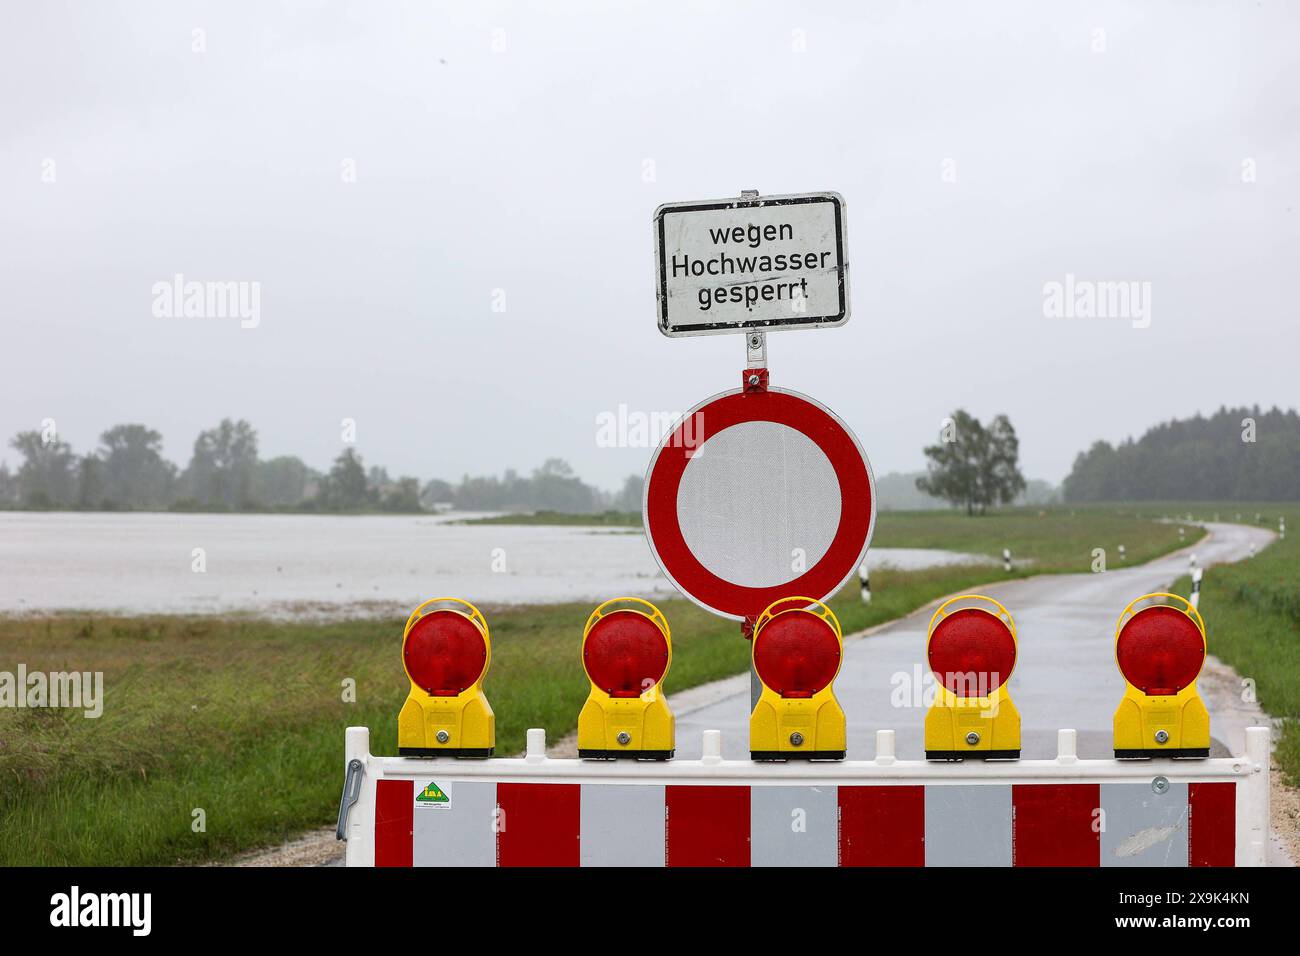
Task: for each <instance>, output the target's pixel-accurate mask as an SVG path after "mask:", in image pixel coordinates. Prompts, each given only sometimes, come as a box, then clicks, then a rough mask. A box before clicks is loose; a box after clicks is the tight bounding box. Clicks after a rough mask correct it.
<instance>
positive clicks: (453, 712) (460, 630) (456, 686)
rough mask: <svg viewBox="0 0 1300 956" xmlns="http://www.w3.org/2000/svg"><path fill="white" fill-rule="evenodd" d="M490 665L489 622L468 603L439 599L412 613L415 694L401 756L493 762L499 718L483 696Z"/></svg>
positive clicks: (409, 672) (408, 657)
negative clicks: (479, 759)
mask: <svg viewBox="0 0 1300 956" xmlns="http://www.w3.org/2000/svg"><path fill="white" fill-rule="evenodd" d="M491 661H492V640H491V637H490V635H489V633H488V624H487V620H486V619H485V618H484V617H483V615H482V614H481V613H480V612H479V609H478V608H476V607H475V606H474V605H472V604H470V603H469V602H468V601H462V600H461V599H460V598H434V599H433V600H431V601H425V602H424V603H423V604H421V605H420V606H419V607H417V608H416V609H415V610H414V611H412V612H411V616H410V617H409V618H407V619H406V629H405V630H404V631H403V632H402V666H403V667H404V668H405V669H406V676H407V677H409V678H410V680H411V692H410V694H408V695H407V697H406V703H405V704H403V705H402V711H401V713H400V714H398V715H397V752H398V753H399V754H401V755H402V756H404V757H490V756H492V750H493V748H494V747H495V746H496V716H495V715H494V714H493V713H492V707H491V705H489V704H488V701H487V697H486V696H485V695H484V693H483V678H484V676H486V674H487V671H488V665H489V664H490V663H491Z"/></svg>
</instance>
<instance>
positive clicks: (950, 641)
mask: <svg viewBox="0 0 1300 956" xmlns="http://www.w3.org/2000/svg"><path fill="white" fill-rule="evenodd" d="M927 655H928V657H929V659H930V670H932V671H934V676H935V677H936V678H938V679H939V682H940V683H941V684H943V686H944V687H946V688H948V690H950V691H951V692H952V693H954V694H956V695H957V696H958V697H987V696H988V695H989V694H991V693H993V692H994V691H995V690H997V689H998V688H999V687H1001V686H1002V685H1003V684H1005V683H1006V682H1007V678H1008V677H1010V676H1011V671H1012V669H1013V668H1014V667H1015V666H1016V639H1015V637H1013V636H1012V634H1011V628H1009V627H1007V625H1006V622H1005V621H1003V620H1002V619H1001V618H999V617H995V616H993V615H992V614H990V613H989V612H988V611H985V610H983V609H982V608H977V607H966V608H962V609H960V610H957V611H953V612H952V613H951V614H949V615H948V616H947V617H946V618H944V619H943V620H942V621H940V622H939V625H938V627H936V628H935V629H934V633H932V634H931V635H930V645H929V648H928V650H927Z"/></svg>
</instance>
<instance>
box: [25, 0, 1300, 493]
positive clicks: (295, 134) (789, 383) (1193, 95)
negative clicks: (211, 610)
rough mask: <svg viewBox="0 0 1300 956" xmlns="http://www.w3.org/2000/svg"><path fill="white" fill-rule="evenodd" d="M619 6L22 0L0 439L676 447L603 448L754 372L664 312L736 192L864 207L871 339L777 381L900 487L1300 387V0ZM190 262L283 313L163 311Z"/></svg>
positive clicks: (273, 448)
mask: <svg viewBox="0 0 1300 956" xmlns="http://www.w3.org/2000/svg"><path fill="white" fill-rule="evenodd" d="M607 6H608V7H614V6H616V5H615V4H603V3H601V4H597V3H561V2H552V3H546V4H541V3H538V4H530V5H528V6H527V7H525V6H523V5H510V6H509V7H507V6H506V5H499V6H498V5H493V4H487V3H472V4H471V3H469V2H465V3H460V4H453V5H443V4H428V3H409V4H401V3H377V2H369V3H360V2H358V3H346V4H344V3H319V4H317V3H306V4H293V5H283V6H281V5H273V4H269V3H260V2H243V3H228V2H223V3H215V2H214V3H189V2H174V0H172V2H166V3H162V2H159V3H126V4H112V3H91V2H84V3H69V4H56V3H44V2H41V3H37V2H25V3H15V4H10V5H9V6H8V8H7V10H6V14H5V19H6V25H5V28H4V29H3V31H0V322H2V323H3V335H2V336H0V436H3V438H4V439H5V441H6V442H7V440H8V438H9V437H10V436H11V435H13V434H14V433H15V432H17V431H19V430H21V429H27V428H38V427H40V422H41V421H42V419H46V418H53V419H54V420H55V421H56V422H57V425H58V429H59V434H60V437H61V438H64V439H66V440H68V441H70V442H71V443H72V444H73V446H74V448H75V449H76V450H78V451H85V450H88V449H89V448H91V447H92V446H93V445H94V444H95V442H96V441H97V437H98V435H99V433H100V432H101V431H103V430H104V429H105V428H107V427H108V426H110V425H113V424H115V423H119V422H137V421H138V422H144V423H146V424H149V425H151V426H153V427H155V428H157V429H158V430H160V431H161V432H162V433H163V435H164V436H165V439H166V449H165V450H166V453H167V454H168V456H169V457H171V458H172V459H173V460H175V461H177V462H178V463H180V464H181V465H184V463H185V462H186V461H187V460H188V458H189V453H190V450H191V445H192V443H193V440H194V437H195V435H196V433H197V432H198V431H199V430H200V429H201V428H205V427H210V426H211V425H213V424H215V423H216V422H217V421H218V420H219V419H220V418H222V417H223V416H231V417H243V418H247V419H248V420H250V421H251V422H252V423H253V424H254V425H255V426H256V427H257V429H258V431H259V433H260V436H261V450H262V455H263V457H271V456H274V455H278V454H297V455H300V456H301V457H302V458H304V459H305V460H306V461H307V462H308V463H309V464H311V465H313V466H315V467H325V466H327V465H328V463H329V461H330V460H331V459H332V458H333V457H334V456H335V455H336V454H337V453H338V451H339V449H340V447H341V443H340V422H341V420H342V419H345V418H351V419H355V421H356V438H357V447H358V449H359V451H360V452H361V453H362V455H363V456H364V457H365V459H366V462H367V464H383V465H385V466H387V467H388V469H389V470H390V472H392V473H394V474H398V473H411V474H416V475H419V476H420V477H422V478H429V477H434V476H440V477H446V478H456V477H458V476H459V475H461V474H462V473H465V472H472V473H482V472H499V471H501V470H503V469H505V468H507V467H514V468H517V469H519V470H521V471H527V470H530V469H531V468H533V467H535V466H536V465H538V464H539V463H540V462H541V461H542V460H543V459H544V458H546V457H548V456H561V457H564V458H566V459H568V460H569V461H570V462H571V463H572V464H573V466H574V467H575V469H576V470H577V471H578V473H579V474H581V475H582V476H583V477H585V478H587V479H588V480H591V481H593V482H595V483H597V484H600V485H602V486H606V487H613V486H615V485H616V484H618V483H619V482H620V481H621V479H622V478H623V477H624V476H625V475H627V474H629V473H631V472H641V471H644V468H645V465H646V463H647V461H648V459H649V455H650V449H648V448H619V449H609V448H602V447H598V444H597V440H596V435H597V427H596V421H597V416H598V415H600V413H601V412H603V411H616V410H617V409H618V407H619V405H620V404H623V405H626V406H627V408H628V409H629V411H631V412H633V413H637V412H641V413H661V412H668V411H673V410H677V411H680V410H683V409H685V408H688V407H690V406H691V405H693V404H695V403H696V402H697V401H699V400H701V399H703V398H705V397H707V396H709V395H711V394H713V393H715V392H718V391H721V390H723V389H727V388H732V387H734V386H736V385H737V384H739V371H740V368H741V367H742V366H743V363H744V347H743V340H742V339H741V338H740V337H738V336H712V337H701V338H689V339H671V340H670V339H666V338H664V337H662V336H661V335H660V334H659V332H658V331H657V329H656V327H655V320H656V312H655V299H654V273H653V268H652V235H651V228H650V219H651V214H652V212H653V210H654V208H655V206H657V205H658V204H659V203H662V202H668V201H677V200H691V199H712V198H719V197H724V196H730V195H733V194H736V193H738V192H739V191H740V190H741V189H746V188H754V189H758V190H760V191H762V192H763V193H790V192H802V191H813V190H825V189H833V190H836V191H838V192H840V193H841V194H843V196H844V198H845V201H846V204H847V208H848V255H849V261H850V263H851V275H852V318H851V320H850V321H849V323H848V325H846V326H845V327H843V328H840V329H827V330H815V331H792V332H784V333H780V334H773V335H771V336H769V342H768V347H769V354H770V365H771V368H772V382H773V384H775V385H780V386H783V387H787V388H792V389H796V390H798V391H802V392H805V393H807V394H811V395H813V396H815V397H816V398H818V399H820V400H822V401H823V402H825V403H826V404H828V405H829V406H830V407H831V408H833V409H835V410H836V411H837V412H838V413H839V414H840V415H841V416H842V417H843V418H844V419H845V420H846V421H847V422H848V423H849V425H850V426H851V427H852V428H853V429H854V430H855V431H856V432H857V434H858V436H859V438H860V440H861V441H862V444H863V446H864V447H865V448H866V450H867V453H868V455H869V457H870V458H871V460H872V464H873V466H874V468H875V470H876V473H877V474H882V473H884V472H888V471H893V470H911V469H918V468H921V467H923V464H924V459H923V456H922V454H921V447H922V446H923V445H924V444H926V443H929V442H931V441H933V440H934V438H935V435H936V433H937V430H938V427H939V423H940V420H941V419H942V418H943V417H944V416H945V415H946V414H947V413H948V412H950V411H951V410H952V409H953V408H954V407H957V406H964V407H966V408H967V409H969V410H970V411H971V412H973V413H975V414H976V415H978V416H980V417H983V418H987V417H988V416H991V415H993V414H996V413H998V412H1005V413H1007V414H1008V415H1009V416H1010V417H1011V420H1012V422H1013V423H1014V424H1015V426H1016V428H1017V430H1018V431H1019V433H1020V436H1021V448H1022V458H1023V464H1024V470H1025V472H1026V474H1027V475H1028V476H1029V477H1037V478H1045V479H1049V480H1051V481H1059V480H1060V479H1061V478H1062V477H1063V476H1064V475H1065V474H1066V473H1067V472H1068V470H1069V467H1070V464H1071V462H1072V460H1073V458H1074V455H1075V454H1076V453H1077V452H1078V451H1079V450H1080V449H1082V448H1084V447H1086V446H1087V445H1088V444H1090V443H1091V442H1092V441H1093V440H1095V439H1097V438H1107V439H1110V440H1118V439H1122V438H1124V437H1125V436H1128V435H1130V434H1139V433H1141V432H1142V431H1143V430H1144V429H1145V428H1146V427H1147V426H1149V425H1151V424H1153V423H1155V422H1157V421H1160V420H1163V419H1167V418H1170V417H1173V416H1186V415H1189V414H1192V413H1194V412H1196V411H1198V410H1199V411H1204V412H1208V411H1212V410H1213V409H1215V408H1217V407H1218V406H1219V405H1220V404H1222V403H1227V404H1234V403H1254V402H1259V403H1262V404H1265V405H1269V404H1274V403H1277V404H1283V405H1294V404H1296V402H1297V399H1298V398H1300V386H1298V384H1297V381H1298V378H1300V376H1298V375H1297V371H1296V367H1297V360H1298V359H1300V348H1298V346H1300V325H1298V324H1297V318H1298V315H1297V311H1298V310H1297V304H1296V301H1297V300H1296V294H1295V285H1296V282H1297V278H1298V276H1300V273H1298V270H1297V264H1300V225H1298V224H1297V223H1298V221H1300V220H1298V216H1300V211H1298V210H1297V199H1298V198H1300V197H1298V196H1297V192H1298V188H1297V183H1298V182H1300V177H1298V175H1297V174H1298V173H1300V159H1298V154H1297V150H1298V149H1300V108H1298V104H1300V53H1298V52H1297V51H1298V50H1300V5H1298V4H1294V3H1291V4H1288V3H1284V2H1281V0H1265V2H1262V3H1255V2H1248V3H1215V4H1209V3H1177V4H1175V3H1167V4H1165V3H1133V4H1127V3H1097V2H1088V3H1082V2H1080V3H1052V4H1044V3H1042V2H1041V0H1038V2H1032V0H1025V2H1001V3H981V4H972V3H966V2H956V0H953V2H949V3H919V2H911V3H872V4H865V3H858V2H853V3H849V2H844V3H817V4H811V3H810V4H806V5H804V4H793V3H762V4H759V3H725V2H717V3H702V2H691V3H684V2H683V3H673V2H664V0H657V2H652V3H635V4H632V3H628V4H621V5H617V6H618V7H619V9H617V10H605V9H604V8H605V7H607ZM196 30H197V31H201V32H198V33H196V32H195V31H196ZM196 48H197V49H196ZM353 173H354V174H355V175H353ZM353 179H354V180H355V181H350V180H353ZM177 273H180V274H182V275H184V277H185V278H186V279H187V280H199V281H239V282H248V283H252V282H257V283H260V296H261V300H260V314H259V318H260V321H259V322H258V324H257V326H256V327H255V328H242V327H241V323H240V321H239V319H238V318H185V317H183V316H181V317H173V318H166V317H158V316H156V315H155V314H154V312H155V309H154V305H155V301H154V292H153V287H154V284H155V283H157V282H160V281H165V280H169V279H170V278H171V277H172V276H174V275H175V274H177ZM1067 274H1073V275H1074V276H1076V277H1077V278H1078V279H1081V280H1090V281H1091V280H1132V281H1135V282H1139V283H1150V285H1149V287H1148V288H1149V290H1150V301H1149V306H1150V314H1149V319H1150V323H1149V327H1146V328H1142V327H1137V326H1140V325H1141V324H1142V320H1141V318H1140V317H1138V318H1132V319H1130V318H1124V317H1121V318H1104V319H1103V318H1081V317H1075V318H1057V317H1049V316H1047V315H1045V314H1044V312H1045V310H1044V284H1045V283H1051V282H1062V283H1063V282H1064V281H1065V277H1066V275H1067ZM495 290H502V291H503V292H504V296H502V295H501V293H499V292H496V291H495ZM494 304H495V306H496V307H497V308H498V309H499V308H500V307H501V306H502V304H504V311H496V310H494ZM3 457H6V458H7V459H8V461H9V463H10V465H11V466H13V465H14V464H16V463H17V453H16V452H13V451H12V450H9V449H5V451H4V453H3Z"/></svg>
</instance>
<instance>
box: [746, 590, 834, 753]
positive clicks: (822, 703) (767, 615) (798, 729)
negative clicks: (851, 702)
mask: <svg viewBox="0 0 1300 956" xmlns="http://www.w3.org/2000/svg"><path fill="white" fill-rule="evenodd" d="M752 645H753V646H752V647H751V653H752V654H753V660H754V672H755V673H756V674H757V675H758V679H759V681H761V682H762V684H763V692H762V693H761V694H760V695H759V698H758V703H757V704H755V705H754V712H753V713H752V714H750V717H749V756H750V758H751V759H752V760H843V759H844V751H845V722H844V711H843V710H842V709H841V708H840V704H839V701H837V700H836V699H835V691H834V683H835V675H836V674H838V673H839V671H840V662H841V661H842V660H843V658H844V635H843V633H842V632H841V631H840V622H839V621H838V620H837V619H836V617H835V614H834V612H832V611H831V609H830V608H829V607H827V606H826V605H825V604H823V603H822V602H821V601H815V600H813V599H812V598H808V597H793V598H782V599H781V600H779V601H776V602H774V603H773V604H771V605H770V606H769V607H768V608H767V610H765V611H764V612H763V613H762V614H760V615H759V616H758V619H757V620H756V621H755V622H754V632H753V641H752Z"/></svg>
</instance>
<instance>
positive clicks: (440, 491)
mask: <svg viewBox="0 0 1300 956" xmlns="http://www.w3.org/2000/svg"><path fill="white" fill-rule="evenodd" d="M455 498H456V489H455V488H453V487H452V486H451V482H448V481H443V480H442V479H441V478H431V479H430V480H429V482H428V484H426V485H425V486H424V490H423V491H421V492H420V504H421V505H423V506H424V507H425V508H428V509H429V510H430V511H432V510H433V509H434V508H435V507H437V506H438V505H448V504H451V503H452V502H453V501H454V500H455Z"/></svg>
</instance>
